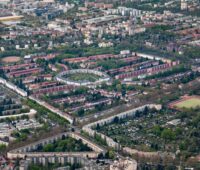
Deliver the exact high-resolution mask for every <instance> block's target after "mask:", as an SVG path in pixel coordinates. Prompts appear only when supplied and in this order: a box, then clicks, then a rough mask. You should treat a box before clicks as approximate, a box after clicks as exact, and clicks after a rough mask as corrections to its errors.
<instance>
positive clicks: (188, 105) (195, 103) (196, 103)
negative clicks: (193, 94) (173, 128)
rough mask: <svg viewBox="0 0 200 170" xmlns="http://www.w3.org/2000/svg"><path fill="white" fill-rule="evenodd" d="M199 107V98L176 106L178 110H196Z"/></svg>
mask: <svg viewBox="0 0 200 170" xmlns="http://www.w3.org/2000/svg"><path fill="white" fill-rule="evenodd" d="M198 106H200V99H198V98H191V99H188V100H185V101H182V102H180V103H177V104H176V107H178V108H183V107H185V108H195V107H198Z"/></svg>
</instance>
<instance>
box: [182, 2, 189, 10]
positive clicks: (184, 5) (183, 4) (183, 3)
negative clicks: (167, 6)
mask: <svg viewBox="0 0 200 170" xmlns="http://www.w3.org/2000/svg"><path fill="white" fill-rule="evenodd" d="M187 8H188V4H187V1H186V0H181V10H187Z"/></svg>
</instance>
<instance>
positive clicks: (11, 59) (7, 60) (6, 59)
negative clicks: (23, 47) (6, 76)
mask: <svg viewBox="0 0 200 170" xmlns="http://www.w3.org/2000/svg"><path fill="white" fill-rule="evenodd" d="M20 60H21V59H20V57H16V56H11V57H4V58H2V60H1V61H2V62H4V63H16V62H19V61H20Z"/></svg>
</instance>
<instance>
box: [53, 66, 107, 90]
mask: <svg viewBox="0 0 200 170" xmlns="http://www.w3.org/2000/svg"><path fill="white" fill-rule="evenodd" d="M56 80H57V81H59V82H62V83H65V84H69V85H75V86H96V85H100V84H101V83H103V82H108V81H110V77H109V76H108V75H107V74H106V73H103V72H100V71H97V70H90V69H75V70H70V71H64V72H61V73H59V74H58V75H57V76H56Z"/></svg>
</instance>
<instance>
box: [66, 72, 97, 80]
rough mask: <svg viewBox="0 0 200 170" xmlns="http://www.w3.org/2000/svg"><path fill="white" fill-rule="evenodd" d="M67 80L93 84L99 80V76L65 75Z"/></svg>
mask: <svg viewBox="0 0 200 170" xmlns="http://www.w3.org/2000/svg"><path fill="white" fill-rule="evenodd" d="M67 78H68V79H69V80H72V81H90V82H95V81H97V80H98V79H99V78H100V76H98V75H95V74H89V73H76V74H71V75H67Z"/></svg>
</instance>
